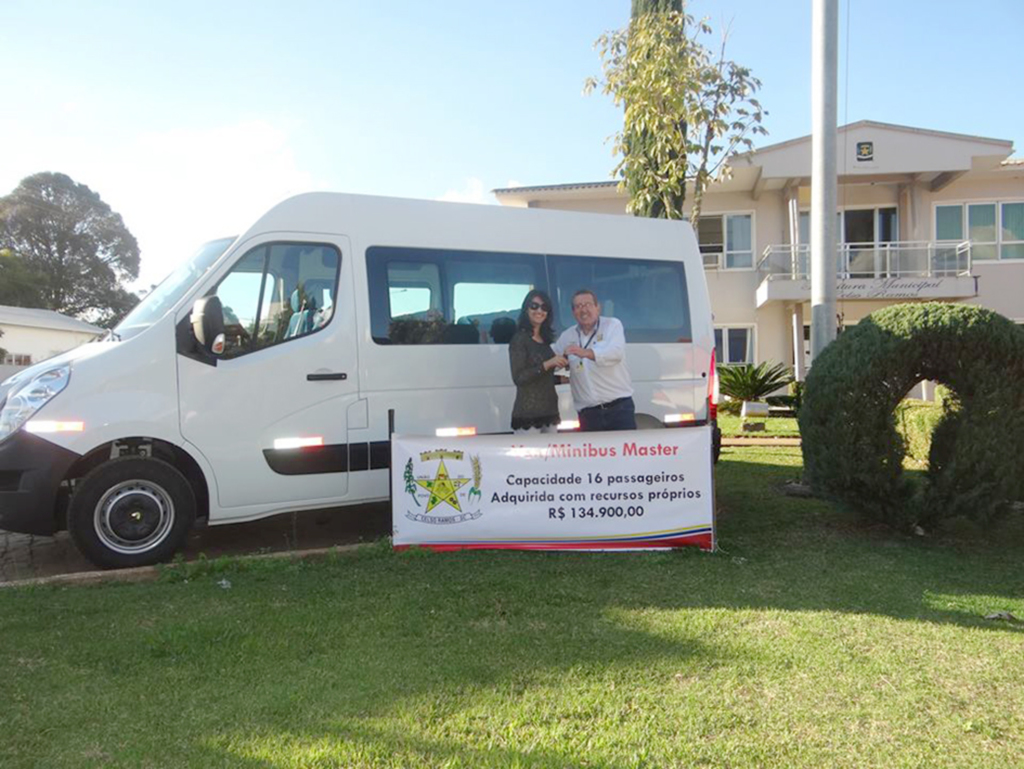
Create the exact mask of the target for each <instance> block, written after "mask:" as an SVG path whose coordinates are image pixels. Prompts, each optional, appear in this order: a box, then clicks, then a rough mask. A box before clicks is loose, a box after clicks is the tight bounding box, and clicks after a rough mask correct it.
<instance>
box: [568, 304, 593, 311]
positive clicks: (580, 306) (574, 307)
mask: <svg viewBox="0 0 1024 769" xmlns="http://www.w3.org/2000/svg"><path fill="white" fill-rule="evenodd" d="M595 306H596V305H595V304H594V303H593V302H577V303H576V304H574V305H573V306H572V308H573V309H574V310H582V309H583V308H584V307H595Z"/></svg>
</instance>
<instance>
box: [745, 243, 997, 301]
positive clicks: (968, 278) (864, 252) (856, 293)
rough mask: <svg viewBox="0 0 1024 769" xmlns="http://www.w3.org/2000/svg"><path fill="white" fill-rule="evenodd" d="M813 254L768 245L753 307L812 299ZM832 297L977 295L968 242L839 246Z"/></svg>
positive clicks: (806, 248)
mask: <svg viewBox="0 0 1024 769" xmlns="http://www.w3.org/2000/svg"><path fill="white" fill-rule="evenodd" d="M810 262H811V250H810V247H809V246H807V245H797V246H769V247H768V248H766V249H765V250H764V253H763V254H762V256H761V259H760V260H759V261H758V263H757V277H758V287H757V294H756V299H757V306H758V307H762V306H763V305H765V304H766V303H768V302H775V301H782V302H805V301H807V300H808V299H810V295H811V281H810V266H811V264H810ZM836 278H837V282H838V285H837V286H836V296H837V298H839V299H843V300H858V299H864V300H875V301H908V300H915V299H920V300H924V299H933V300H934V299H942V300H947V299H965V298H967V297H971V296H977V294H978V283H977V279H976V278H975V277H974V276H973V275H971V243H970V242H969V241H964V242H963V243H935V242H897V243H881V244H875V243H842V244H840V246H839V248H838V249H837V251H836Z"/></svg>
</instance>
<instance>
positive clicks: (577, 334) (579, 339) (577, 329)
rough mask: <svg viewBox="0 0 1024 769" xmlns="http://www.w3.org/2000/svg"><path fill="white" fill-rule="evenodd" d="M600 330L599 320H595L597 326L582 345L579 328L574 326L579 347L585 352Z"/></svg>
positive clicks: (577, 325)
mask: <svg viewBox="0 0 1024 769" xmlns="http://www.w3.org/2000/svg"><path fill="white" fill-rule="evenodd" d="M600 330H601V319H600V318H598V319H597V325H596V326H594V332H593V333H592V334H591V335H590V339H588V340H587V343H586V344H583V337H582V336H581V335H580V326H579V324H578V323H577V324H576V340H577V341H578V342H579V343H580V347H582V348H583V349H584V350H586V349H587V348H588V347H590V343H591V342H593V341H594V337H595V336H597V332H598V331H600Z"/></svg>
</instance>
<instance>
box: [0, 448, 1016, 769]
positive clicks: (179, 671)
mask: <svg viewBox="0 0 1024 769" xmlns="http://www.w3.org/2000/svg"><path fill="white" fill-rule="evenodd" d="M740 456H742V457H743V460H744V461H742V462H737V461H735V460H736V459H737V457H740ZM798 475H799V449H795V450H786V449H769V450H749V449H744V450H742V454H739V453H733V452H730V451H727V452H726V453H725V455H724V456H723V461H722V462H721V463H720V465H719V469H718V480H719V483H718V487H719V490H720V491H719V495H718V502H719V506H720V518H719V539H720V543H721V546H722V548H723V552H720V553H717V554H713V555H709V554H703V553H699V552H695V551H686V552H673V553H645V554H627V553H616V554H582V553H565V554H556V553H506V552H501V553H483V552H473V553H453V554H441V555H432V554H427V553H419V552H416V551H412V552H408V553H403V554H394V553H391V552H389V551H385V550H383V549H376V550H371V551H369V552H366V553H363V554H360V555H356V556H353V557H338V558H337V559H335V560H333V561H331V562H328V563H327V564H302V563H300V564H287V563H274V564H267V563H262V564H256V563H253V564H249V565H245V564H235V565H229V566H228V567H227V568H226V570H224V571H218V572H216V573H213V572H211V573H208V574H205V575H202V574H200V575H197V576H195V577H194V578H192V579H190V580H189V581H188V582H187V583H185V582H180V583H174V582H165V583H160V584H156V585H125V586H118V587H110V588H106V589H102V590H62V591H58V590H37V591H21V592H19V593H11V594H3V595H0V639H2V640H0V664H4V665H5V668H6V669H7V671H8V672H7V674H6V676H5V686H6V688H7V690H8V692H9V693H10V696H9V697H7V698H5V700H6V701H5V702H4V703H3V704H0V723H3V724H4V732H5V735H7V736H6V737H5V742H6V746H5V747H2V748H0V763H4V758H5V757H6V758H7V759H8V760H9V761H10V763H12V764H18V763H19V762H24V761H26V759H27V757H35V758H38V759H39V760H40V761H41V762H43V763H50V764H54V765H56V764H64V765H85V766H88V765H96V766H99V765H142V764H146V763H153V761H152V759H153V757H154V756H157V757H159V761H157V762H156V763H157V764H161V765H174V766H179V765H181V766H185V765H193V766H215V765H237V766H250V767H278V766H286V765H288V766H318V765H319V766H335V765H337V766H344V765H395V766H415V765H423V766H436V765H452V766H458V765H470V766H482V765H487V766H525V765H541V766H567V765H578V764H580V763H581V761H580V758H581V757H582V756H586V757H587V764H588V765H591V766H602V767H620V766H621V767H626V766H633V765H642V764H643V760H644V759H643V757H642V756H639V757H637V758H636V759H635V760H633V759H621V760H620V759H618V758H609V756H620V755H630V751H631V750H633V749H634V746H642V745H643V744H644V740H645V739H646V738H645V736H644V733H643V732H642V730H641V731H631V730H635V729H637V727H636V726H635V721H636V720H637V719H635V718H634V717H633V716H632V714H633V713H634V712H635V710H634V709H633V708H634V704H635V703H634V701H633V699H634V698H635V697H637V696H641V697H648V698H650V697H666V696H669V695H670V694H671V693H672V692H673V691H676V690H678V689H679V687H680V686H682V685H683V684H678V683H676V682H677V681H679V680H680V677H681V678H682V679H683V680H685V681H690V680H699V679H700V678H701V676H703V675H707V674H708V671H712V672H713V671H715V670H716V669H720V668H726V667H730V666H731V667H733V668H735V669H737V670H742V669H743V667H744V666H745V665H747V664H751V663H752V661H757V662H758V664H763V665H764V666H766V667H769V668H772V666H773V665H774V666H782V667H784V666H785V665H786V664H787V663H788V660H789V658H790V657H791V656H792V655H793V654H794V653H795V652H794V649H793V648H792V646H790V647H786V648H776V647H775V646H774V645H773V643H770V642H769V643H764V644H760V645H757V644H749V643H746V644H745V643H743V642H736V638H735V636H736V633H734V632H733V629H734V626H733V625H731V624H730V622H733V621H734V620H729V619H723V613H722V612H716V611H714V610H720V609H724V610H730V612H727V613H725V614H730V613H731V612H732V610H740V611H743V610H755V611H760V610H770V611H785V612H825V613H830V614H864V615H878V616H882V617H887V618H892V619H896V620H910V621H915V622H921V623H929V624H933V625H937V626H942V625H948V626H962V627H968V628H972V629H986V630H999V631H1002V632H1007V631H1009V632H1019V631H1020V628H1019V627H1018V626H1014V625H1008V624H1005V623H998V624H997V623H993V622H987V621H985V620H984V619H983V618H982V615H983V614H984V613H986V611H997V610H1000V609H1003V608H1005V606H1004V605H1001V602H1006V601H1009V602H1019V601H1020V597H1021V596H1022V595H1024V576H1022V575H1021V573H1020V570H1019V567H1018V561H1019V557H1018V555H1019V553H1017V552H1010V551H1007V550H996V551H986V550H982V549H980V548H974V549H967V550H966V551H965V550H964V549H963V548H960V549H956V548H951V547H949V546H946V545H935V544H931V543H928V542H922V541H918V540H913V539H908V538H901V537H896V536H894V535H892V534H891V533H890V532H879V531H874V530H870V529H865V528H864V527H863V526H860V525H859V524H856V523H855V522H854V521H852V520H850V519H848V518H845V517H844V516H842V515H840V514H838V513H837V512H836V510H835V509H834V508H833V507H832V506H831V505H829V504H827V503H825V502H822V501H820V500H814V499H794V498H790V497H786V496H784V495H783V494H782V493H781V490H780V487H781V485H782V484H783V483H784V481H785V480H787V479H789V478H794V477H797V476H798ZM225 578H226V579H227V580H229V581H230V583H231V584H230V585H229V586H228V587H224V584H226V583H223V582H222V580H223V579H225ZM707 610H712V611H707ZM744 621H746V620H744ZM717 623H721V624H717ZM839 632H841V630H840V631H839ZM797 651H798V650H797ZM638 692H640V694H637V693H638ZM695 696H696V695H695ZM95 703H102V708H96V707H95ZM641 704H642V703H641ZM651 709H652V710H654V711H657V708H656V707H652V708H651ZM69 712H70V713H75V714H76V717H75V718H74V719H68V717H67V716H68V713H69ZM695 712H696V713H697V714H698V715H696V716H694V718H697V719H699V718H700V708H699V705H698V706H697V709H696V711H695ZM709 718H710V717H709ZM162 723H163V724H166V728H163V729H138V728H131V727H132V725H133V724H136V725H137V724H162ZM595 723H599V724H601V725H602V726H601V727H600V734H599V735H595V734H593V733H592V729H593V727H592V724H595ZM609 724H621V727H620V728H619V729H616V728H609ZM692 728H696V729H697V731H699V728H700V726H699V725H698V727H692ZM709 728H710V727H709ZM127 732H130V739H126V737H125V734H126V733H127ZM57 734H59V735H60V739H59V740H57V739H55V737H54V735H57ZM595 741H596V742H595ZM65 746H66V747H65ZM94 746H99V747H98V748H97V747H94ZM687 749H688V748H687ZM60 750H63V751H64V752H62V753H59V752H58V751H60ZM88 751H93V752H92V753H90V752H88ZM96 751H99V752H96ZM94 754H95V755H94ZM602 756H603V758H602Z"/></svg>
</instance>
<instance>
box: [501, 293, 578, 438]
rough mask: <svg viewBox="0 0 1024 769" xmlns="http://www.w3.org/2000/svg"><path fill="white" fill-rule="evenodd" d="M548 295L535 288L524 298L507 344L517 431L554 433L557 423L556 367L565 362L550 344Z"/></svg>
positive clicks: (549, 299)
mask: <svg viewBox="0 0 1024 769" xmlns="http://www.w3.org/2000/svg"><path fill="white" fill-rule="evenodd" d="M554 340H555V332H554V330H552V328H551V298H550V297H549V296H548V295H547V294H545V293H544V292H543V291H538V290H537V289H534V290H533V291H531V292H530V293H528V294H527V295H526V299H524V300H523V308H522V310H521V311H520V312H519V323H518V329H517V330H516V333H515V335H514V336H513V337H512V339H511V340H510V341H509V343H508V358H509V363H510V365H511V367H512V381H513V382H515V385H516V402H515V405H514V406H513V407H512V429H513V430H514V431H515V432H517V433H532V432H541V433H553V432H556V430H557V427H558V422H559V416H558V395H557V394H556V393H555V369H556V368H565V367H566V366H567V365H568V364H567V362H566V359H565V358H564V357H562V356H561V355H555V353H554V351H553V350H552V349H551V343H552V342H553V341H554Z"/></svg>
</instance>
